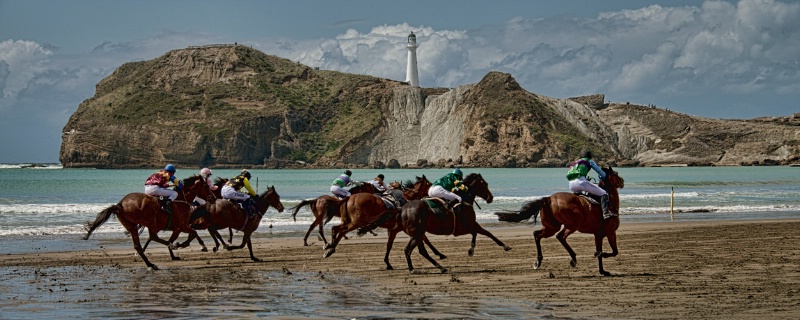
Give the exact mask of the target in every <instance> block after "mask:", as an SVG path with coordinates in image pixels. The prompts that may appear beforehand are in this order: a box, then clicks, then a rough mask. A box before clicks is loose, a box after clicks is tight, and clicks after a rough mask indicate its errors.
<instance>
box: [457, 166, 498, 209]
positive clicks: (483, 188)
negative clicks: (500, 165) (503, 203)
mask: <svg viewBox="0 0 800 320" xmlns="http://www.w3.org/2000/svg"><path fill="white" fill-rule="evenodd" d="M463 183H464V185H465V186H467V189H468V190H467V192H469V193H470V194H471V195H473V198H474V197H475V196H478V197H481V198H482V199H483V200H486V203H492V201H493V200H494V196H493V195H492V191H490V190H489V183H487V182H486V180H483V176H481V174H480V173H470V174H469V175H467V177H466V178H464V182H463Z"/></svg>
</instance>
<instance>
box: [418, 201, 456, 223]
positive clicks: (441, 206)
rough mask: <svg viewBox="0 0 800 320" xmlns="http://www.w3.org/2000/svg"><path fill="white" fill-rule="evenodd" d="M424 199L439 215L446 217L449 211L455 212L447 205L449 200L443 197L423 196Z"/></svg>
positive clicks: (434, 212)
mask: <svg viewBox="0 0 800 320" xmlns="http://www.w3.org/2000/svg"><path fill="white" fill-rule="evenodd" d="M422 201H425V202H426V203H428V206H429V207H431V211H432V212H433V214H435V215H436V216H437V217H440V218H444V217H445V216H446V215H447V214H448V213H455V212H454V211H453V209H452V208H450V207H448V206H447V201H445V200H444V199H442V198H437V197H425V198H422Z"/></svg>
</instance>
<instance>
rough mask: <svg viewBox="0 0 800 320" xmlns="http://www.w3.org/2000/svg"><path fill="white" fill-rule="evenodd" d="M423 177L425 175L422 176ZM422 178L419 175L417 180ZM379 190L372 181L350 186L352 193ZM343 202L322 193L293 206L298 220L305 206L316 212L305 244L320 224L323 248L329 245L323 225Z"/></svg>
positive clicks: (305, 244) (304, 241) (370, 192)
mask: <svg viewBox="0 0 800 320" xmlns="http://www.w3.org/2000/svg"><path fill="white" fill-rule="evenodd" d="M422 177H423V179H424V178H425V176H422ZM419 179H420V178H419V177H417V180H419ZM376 192H378V191H377V190H375V187H373V186H372V184H370V183H366V182H362V183H359V184H358V185H357V186H355V187H352V188H350V194H356V193H368V194H373V193H376ZM341 203H342V199H339V198H337V197H334V196H331V195H322V196H319V197H317V198H315V199H306V200H303V201H301V202H300V203H299V204H297V205H296V206H294V207H292V208H291V209H289V210H291V211H292V219H294V220H295V221H297V218H295V216H297V212H298V211H300V208H302V207H304V206H307V205H308V206H311V213H313V214H314V222H312V223H311V226H310V227H308V231H306V236H305V237H303V245H304V246H308V236H309V235H310V234H311V230H314V227H316V226H319V235H320V237H321V238H322V241H323V242H324V244H323V246H322V247H323V248H327V247H328V239H326V238H325V232H324V231H323V227H324V226H325V224H326V223H328V222H329V221H331V219H333V217H334V216H336V213H337V212H338V209H339V205H340V204H341Z"/></svg>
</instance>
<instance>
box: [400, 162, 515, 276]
mask: <svg viewBox="0 0 800 320" xmlns="http://www.w3.org/2000/svg"><path fill="white" fill-rule="evenodd" d="M463 184H464V185H465V186H467V191H459V192H458V193H457V194H458V195H459V196H460V197H461V200H462V201H463V202H462V204H460V205H457V206H456V208H455V209H454V210H453V211H449V212H446V213H444V214H443V215H441V216H439V215H435V214H434V212H433V209H432V208H431V205H430V204H429V203H428V201H426V200H414V201H410V202H409V203H407V204H406V205H405V206H403V208H402V210H401V212H400V216H399V218H400V224H399V225H397V226H396V227H395V228H393V229H390V231H389V238H390V241H393V240H394V235H396V234H397V233H398V232H400V231H401V230H402V231H404V232H405V233H406V234H408V235H409V237H410V239H409V241H408V244H406V248H405V251H404V252H405V256H406V262H407V263H408V270H409V271H410V272H411V273H416V270H415V269H414V265H413V264H412V263H411V252H412V251H414V247H416V248H417V249H418V251H419V254H420V255H422V256H423V257H425V259H427V260H428V261H430V262H431V263H432V264H433V265H434V266H435V267H436V268H438V269H439V270H440V271H441V272H442V273H446V272H447V269H446V268H444V267H442V266H441V265H440V264H439V263H438V262H436V260H433V258H431V256H430V255H428V252H427V250H425V247H424V245H423V243H424V242H427V237H426V236H425V233H426V232H427V233H431V234H436V235H453V236H460V235H465V234H471V235H472V242H471V244H470V248H469V250H468V251H467V254H469V256H470V257H471V256H473V255H474V253H475V240H476V238H477V235H478V234H479V233H480V234H482V235H484V236H487V237H489V238H490V239H492V240H494V242H495V243H497V245H499V246H501V247H503V250H505V251H508V250H511V247H509V246H507V245H506V244H504V243H503V242H502V241H500V239H498V238H497V237H495V236H494V235H493V234H492V233H491V232H489V231H487V230H486V229H484V228H483V227H481V225H480V224H478V222H477V220H476V217H475V209H474V208H473V204H474V203H475V197H476V196H477V197H480V198H482V199H483V200H485V201H486V203H492V201H493V200H494V196H493V195H492V192H491V190H489V184H488V183H487V182H486V180H484V179H483V176H481V175H480V174H479V173H471V174H469V175H467V176H466V177H465V178H464V182H463ZM390 243H391V242H390ZM390 243H389V244H387V246H386V256H385V257H384V262H386V268H387V269H392V266H391V264H390V263H389V252H390V251H391V249H392V246H391V245H390ZM428 246H429V247H431V249H433V251H434V253H436V254H437V255H439V257H440V258H442V259H444V258H446V257H443V255H441V254H439V253H438V252H436V249H434V248H433V246H431V245H430V244H428Z"/></svg>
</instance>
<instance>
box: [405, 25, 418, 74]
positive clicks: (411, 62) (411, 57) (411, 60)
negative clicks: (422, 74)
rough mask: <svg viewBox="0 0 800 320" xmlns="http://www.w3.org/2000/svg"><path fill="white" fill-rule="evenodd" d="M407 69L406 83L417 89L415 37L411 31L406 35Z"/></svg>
mask: <svg viewBox="0 0 800 320" xmlns="http://www.w3.org/2000/svg"><path fill="white" fill-rule="evenodd" d="M406 48H408V67H407V68H406V82H408V84H409V85H411V86H412V87H419V73H417V36H415V35H414V32H413V31H412V32H411V34H410V35H408V46H406Z"/></svg>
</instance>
